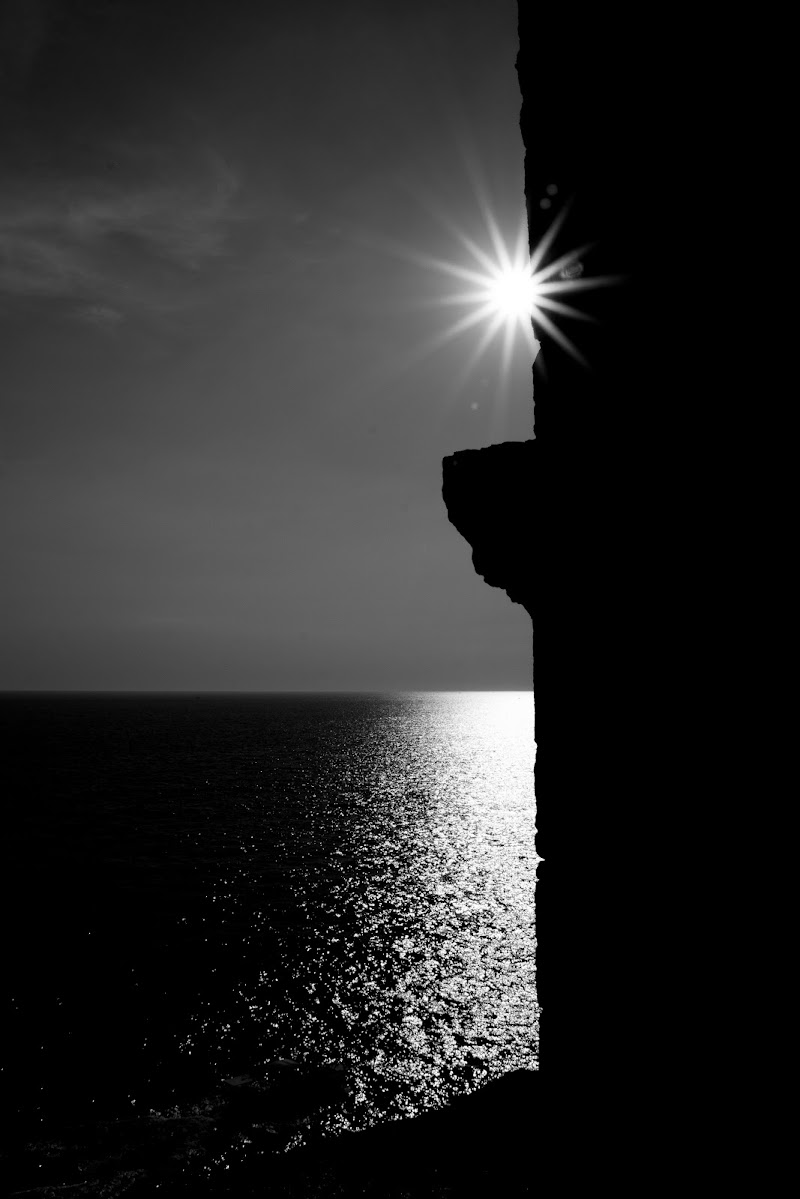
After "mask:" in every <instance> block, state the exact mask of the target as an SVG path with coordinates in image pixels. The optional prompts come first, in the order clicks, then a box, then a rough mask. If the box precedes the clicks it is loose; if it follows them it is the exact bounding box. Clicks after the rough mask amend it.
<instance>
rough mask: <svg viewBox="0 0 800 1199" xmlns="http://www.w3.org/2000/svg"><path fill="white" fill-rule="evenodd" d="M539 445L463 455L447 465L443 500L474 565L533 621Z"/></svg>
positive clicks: (509, 444)
mask: <svg viewBox="0 0 800 1199" xmlns="http://www.w3.org/2000/svg"><path fill="white" fill-rule="evenodd" d="M536 452H537V446H536V442H535V441H520V442H515V441H507V442H503V443H502V444H501V445H492V446H488V447H487V448H485V449H482V450H460V451H459V452H458V453H456V454H452V455H451V456H450V457H449V458H445V460H444V464H443V467H444V477H443V486H442V497H443V499H444V502H445V506H446V508H447V514H448V516H449V518H450V520H451V522H452V523H453V524H454V525H455V527H456V528H457V529H458V531H459V533H460V534H461V536H462V537H464V538H465V539H466V540H467V541H468V542H469V544H470V545H471V546H472V563H473V566H474V567H475V570H476V571H477V573H478V574H479V575H481V577H482V578H483V580H484V582H486V583H488V584H489V586H490V587H501V588H502V589H503V590H504V591H505V592H506V594H507V595H508V598H509V599H510V600H512V601H513V602H514V603H515V604H522V606H523V608H525V610H526V611H527V612H528V614H529V615H530V616H531V617H533V601H534V557H535V554H534V545H535V538H536V532H535V514H534V510H533V474H534V469H535V460H536Z"/></svg>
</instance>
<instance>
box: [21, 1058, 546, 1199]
mask: <svg viewBox="0 0 800 1199" xmlns="http://www.w3.org/2000/svg"><path fill="white" fill-rule="evenodd" d="M344 1085H346V1084H345V1078H344V1076H343V1074H342V1072H341V1071H338V1070H319V1071H312V1072H303V1071H299V1070H294V1069H287V1070H285V1071H280V1072H278V1073H277V1074H276V1076H275V1077H274V1078H273V1079H272V1080H271V1081H270V1082H269V1084H265V1082H264V1080H263V1079H258V1078H254V1077H252V1076H250V1075H244V1076H239V1077H237V1078H235V1079H230V1080H228V1081H227V1082H226V1083H224V1084H223V1085H222V1088H221V1090H219V1091H218V1092H216V1093H215V1094H213V1095H209V1096H207V1097H206V1098H205V1099H203V1100H202V1101H200V1102H199V1103H197V1104H194V1105H192V1106H191V1107H190V1108H188V1109H185V1110H183V1111H177V1110H176V1111H175V1112H174V1113H173V1114H170V1113H166V1114H163V1115H160V1116H157V1117H156V1116H153V1115H151V1116H142V1117H137V1118H132V1119H122V1120H116V1121H98V1122H96V1123H89V1124H84V1125H80V1126H70V1125H68V1124H65V1125H64V1126H63V1127H61V1128H59V1129H56V1128H50V1129H48V1130H46V1131H45V1130H43V1131H42V1133H41V1134H39V1136H38V1137H36V1138H35V1139H34V1137H31V1138H30V1139H27V1138H26V1143H25V1144H24V1145H23V1146H20V1148H19V1149H18V1150H17V1151H16V1152H12V1153H10V1154H9V1153H5V1154H3V1160H2V1170H3V1177H4V1181H5V1182H6V1185H7V1189H6V1190H5V1191H4V1192H3V1193H4V1194H8V1195H10V1196H17V1197H21V1196H23V1195H25V1196H36V1197H38V1199H55V1197H56V1196H61V1195H64V1194H68V1195H70V1196H74V1197H76V1199H121V1197H122V1196H123V1195H124V1196H127V1199H144V1197H145V1196H150V1195H154V1194H157V1195H159V1196H161V1197H162V1199H178V1197H179V1196H180V1197H181V1199H184V1197H187V1196H196V1197H197V1199H202V1197H203V1196H206V1197H207V1199H216V1197H217V1196H223V1195H224V1196H237V1197H239V1199H256V1196H259V1197H262V1196H269V1195H274V1196H276V1197H285V1199H301V1197H303V1196H309V1197H311V1199H313V1197H316V1199H334V1196H348V1195H365V1196H366V1195H369V1196H374V1197H375V1199H377V1197H379V1196H387V1199H388V1197H389V1196H394V1197H396V1199H400V1197H401V1196H404V1197H405V1199H423V1196H428V1197H431V1199H432V1197H433V1196H439V1197H440V1199H445V1197H451V1199H458V1197H459V1196H461V1197H466V1196H476V1197H477V1196H481V1197H486V1196H493V1195H497V1196H507V1197H508V1199H514V1196H517V1195H520V1196H522V1195H527V1194H529V1193H531V1192H530V1191H529V1177H530V1173H531V1166H530V1163H531V1157H532V1154H533V1153H534V1151H535V1149H536V1147H537V1144H540V1143H541V1141H542V1135H543V1134H542V1120H541V1113H540V1111H539V1103H538V1097H539V1094H540V1091H539V1086H540V1079H539V1076H538V1074H536V1073H535V1072H534V1071H530V1070H517V1071H514V1072H512V1073H510V1074H507V1075H505V1076H504V1077H503V1078H499V1079H495V1080H494V1081H493V1082H490V1083H488V1084H487V1085H486V1086H484V1087H482V1088H481V1089H480V1090H478V1091H476V1092H474V1093H473V1094H471V1095H467V1096H463V1097H461V1098H459V1099H456V1100H455V1101H454V1102H453V1103H451V1104H450V1105H449V1106H448V1107H446V1108H442V1109H440V1110H438V1111H433V1112H427V1113H425V1114H424V1115H421V1116H418V1117H416V1118H415V1119H411V1120H398V1121H394V1122H391V1123H389V1124H382V1125H379V1126H378V1127H376V1128H373V1129H369V1130H367V1131H366V1132H359V1133H350V1134H345V1135H343V1136H340V1137H337V1138H334V1139H328V1140H326V1139H324V1138H323V1137H322V1136H321V1135H320V1134H316V1135H314V1134H312V1133H311V1131H310V1130H309V1129H308V1127H307V1121H306V1119H305V1116H306V1115H307V1114H308V1113H310V1112H311V1111H313V1110H316V1109H319V1108H320V1107H327V1106H329V1105H330V1106H334V1107H335V1106H336V1101H337V1098H338V1097H339V1095H340V1094H341V1090H342V1087H343V1086H344ZM300 1142H302V1143H300Z"/></svg>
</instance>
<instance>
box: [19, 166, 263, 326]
mask: <svg viewBox="0 0 800 1199" xmlns="http://www.w3.org/2000/svg"><path fill="white" fill-rule="evenodd" d="M54 191H55V189H54V188H53V187H52V185H50V184H49V183H48V182H47V181H44V180H42V181H29V182H27V183H26V182H25V181H18V182H17V186H16V188H15V189H14V190H13V192H12V194H11V195H10V197H9V198H7V199H6V200H5V201H0V294H5V295H6V297H13V296H20V297H28V298H30V297H52V298H56V299H67V300H68V299H75V300H77V301H79V302H80V303H81V304H82V305H83V306H84V311H89V312H95V313H97V312H103V311H106V312H108V311H112V310H113V311H114V312H118V311H119V309H120V307H123V308H124V307H125V306H126V305H133V306H134V307H136V306H140V305H144V306H146V307H151V306H155V307H156V308H157V307H158V306H159V305H161V304H164V305H165V306H167V307H172V306H174V303H175V302H176V298H177V297H176V294H175V292H176V291H179V290H180V284H181V276H182V275H185V274H186V273H187V272H189V273H193V274H196V273H197V272H200V271H202V269H203V268H204V267H206V266H208V265H209V264H210V263H212V262H213V261H215V260H217V259H219V258H220V257H221V256H223V255H224V253H225V250H226V245H227V242H228V238H229V235H230V232H231V229H232V227H233V225H234V224H235V223H236V222H237V221H239V220H240V219H241V215H242V214H241V213H240V212H239V211H238V210H237V209H236V206H235V199H236V196H237V193H238V191H239V180H238V178H237V176H236V174H235V173H234V172H233V170H232V169H231V168H230V167H229V166H228V164H227V163H226V162H224V161H223V160H222V159H221V158H219V157H218V156H217V155H207V156H206V158H205V161H204V162H203V164H202V167H201V169H200V170H197V171H196V172H195V173H194V174H193V175H192V176H190V177H186V176H184V177H183V178H181V179H180V180H178V181H171V180H167V181H165V180H164V179H163V178H158V179H150V180H145V181H136V182H131V181H127V182H125V181H121V182H116V181H113V180H112V181H110V180H108V179H99V178H94V179H76V180H73V181H71V182H69V183H67V184H64V183H62V184H61V186H60V188H59V189H58V191H55V194H54ZM170 281H171V282H172V284H173V287H172V288H171V287H170V285H169V284H170Z"/></svg>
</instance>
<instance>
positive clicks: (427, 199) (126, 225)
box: [0, 0, 532, 690]
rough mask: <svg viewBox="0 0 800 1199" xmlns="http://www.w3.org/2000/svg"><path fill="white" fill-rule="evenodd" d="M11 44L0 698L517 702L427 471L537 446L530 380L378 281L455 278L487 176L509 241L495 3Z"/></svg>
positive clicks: (120, 12)
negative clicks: (425, 693) (203, 693)
mask: <svg viewBox="0 0 800 1199" xmlns="http://www.w3.org/2000/svg"><path fill="white" fill-rule="evenodd" d="M2 14H3V16H2V25H1V26H0V46H2V51H0V68H1V69H2V73H3V74H2V88H3V91H2V111H3V116H2V130H1V132H0V139H1V140H0V152H1V153H2V170H1V171H0V363H1V364H2V365H1V366H0V372H1V373H0V391H1V393H2V408H1V411H0V421H1V423H0V436H1V438H2V476H1V477H2V483H1V484H0V486H1V489H2V524H3V531H2V543H3V558H4V567H3V575H4V580H5V581H4V584H3V589H2V590H3V615H2V621H1V622H0V636H1V637H2V646H1V648H0V655H1V656H2V671H1V672H0V687H4V688H12V689H15V688H44V689H49V688H68V689H73V688H74V689H83V688H89V689H106V688H108V689H128V688H131V689H139V688H144V689H162V688H165V689H191V690H194V689H211V690H214V689H240V688H241V689H251V688H252V689H264V690H269V689H279V690H281V689H294V688H299V689H309V690H317V689H323V690H339V689H342V690H347V689H352V688H356V689H362V688H363V689H405V688H412V689H425V688H433V689H446V688H465V689H472V688H475V689H480V688H485V687H487V688H504V687H510V688H527V687H529V686H530V679H531V658H530V622H529V619H528V617H527V616H526V614H525V613H524V611H523V610H522V608H520V607H519V606H517V605H512V604H511V603H510V602H509V600H508V599H507V598H506V597H505V595H504V594H503V593H502V592H500V591H498V590H495V589H491V588H488V587H486V585H485V584H483V583H482V582H481V581H480V579H479V578H478V577H477V576H476V575H475V573H474V571H473V569H472V565H471V561H470V550H469V547H468V545H467V543H466V542H465V541H463V540H462V539H461V538H460V537H459V535H458V534H457V533H456V532H455V530H454V529H453V527H452V526H451V525H450V524H449V522H448V520H447V515H446V511H445V508H444V505H443V503H442V500H441V458H442V456H443V455H445V454H448V453H452V452H453V451H454V450H457V449H463V448H468V447H475V446H480V445H486V444H489V443H491V442H494V441H500V440H506V439H519V438H525V437H529V436H531V427H532V403H531V374H530V365H531V358H530V351H529V350H528V349H527V348H525V347H524V344H523V343H522V342H521V341H520V342H518V343H517V348H516V350H515V352H514V355H513V358H512V362H511V369H510V372H509V373H508V375H507V376H505V377H504V376H503V373H502V371H501V365H500V364H501V353H500V348H499V346H497V345H495V344H493V345H492V347H491V348H490V350H489V351H488V352H487V353H486V355H485V356H484V357H483V358H482V359H481V361H480V362H479V363H478V364H477V365H476V366H475V367H474V368H473V369H472V370H470V371H466V367H467V365H468V362H469V357H470V351H471V349H472V348H473V347H474V345H475V343H476V341H477V339H478V337H479V334H480V330H477V331H476V330H472V331H470V332H467V333H464V334H462V335H461V336H459V337H456V338H453V339H452V340H450V341H449V342H447V343H446V344H444V345H443V346H441V347H440V348H438V349H436V350H434V351H433V352H430V353H428V354H422V353H420V351H421V350H422V349H423V347H424V344H425V343H426V341H427V340H429V339H430V338H431V337H433V336H435V335H436V334H437V333H439V332H441V331H442V330H443V329H444V328H445V327H446V325H447V324H448V323H449V322H451V321H452V319H453V310H452V309H441V308H436V307H434V306H431V303H430V301H432V300H435V299H436V298H437V297H439V296H442V295H444V294H446V293H449V292H452V290H453V285H452V280H450V281H448V280H447V279H446V278H445V277H444V276H443V275H441V274H438V273H437V272H435V271H430V270H426V269H425V268H424V267H423V266H422V265H420V264H419V263H416V262H412V261H408V260H406V259H404V258H402V257H400V256H399V255H397V254H395V253H393V252H391V251H390V249H389V246H390V243H400V244H402V245H404V246H408V247H410V248H412V249H414V250H416V251H417V252H418V253H420V254H430V255H436V256H440V257H443V258H447V259H449V260H451V261H463V262H464V264H465V265H473V264H471V263H470V262H469V261H468V259H467V258H466V257H465V251H464V249H463V247H462V246H461V245H460V244H459V242H458V241H457V239H456V238H455V237H454V235H453V233H452V232H451V231H450V230H449V229H448V228H447V225H446V222H445V221H443V220H442V219H441V214H444V215H445V217H446V218H448V219H450V220H452V221H454V222H456V224H457V225H459V226H460V227H461V228H462V229H463V230H464V231H465V232H467V233H469V234H470V235H471V236H473V237H474V238H475V239H476V240H478V241H480V242H481V244H484V245H487V248H488V239H487V234H486V230H485V227H484V224H483V217H482V212H481V205H480V202H479V198H478V192H477V191H476V186H475V174H474V172H475V171H476V170H477V171H478V174H479V175H481V176H482V177H483V179H484V181H485V185H486V188H487V189H488V193H489V195H490V198H491V203H492V208H493V211H494V212H495V213H496V215H497V219H498V221H499V224H500V226H501V229H502V230H503V233H504V235H506V236H508V237H509V238H510V237H511V236H512V234H513V233H514V232H515V230H516V225H517V223H518V221H519V219H520V216H521V214H524V196H523V153H524V151H523V145H522V141H521V136H520V132H519V126H518V113H519V105H520V96H519V90H518V84H517V77H516V72H515V68H514V62H515V56H516V53H517V30H516V21H517V13H516V4H515V2H514V0H480V2H478V0H474V2H473V0H425V2H424V3H416V2H414V0H396V2H395V0H391V2H386V0H381V2H367V0H354V2H351V0H344V2H343V0H336V3H331V2H330V0H326V2H324V3H318V4H310V3H304V4H297V3H296V2H295V0H291V2H287V3H283V2H278V3H266V2H260V3H249V4H248V3H238V2H237V0H219V2H215V3H211V2H208V0H207V2H201V0H191V2H189V0H185V2H184V0H152V2H150V0H119V2H117V0H109V2H107V3H100V0H85V2H82V3H66V2H65V0H42V2H40V3H37V2H35V0H34V2H31V3H24V2H23V0H15V2H12V3H8V2H7V3H5V5H4V6H3V7H2ZM437 213H438V214H439V215H437ZM426 302H427V304H426Z"/></svg>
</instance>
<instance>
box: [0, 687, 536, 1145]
mask: <svg viewBox="0 0 800 1199" xmlns="http://www.w3.org/2000/svg"><path fill="white" fill-rule="evenodd" d="M0 713H1V714H2V718H3V725H4V728H5V731H6V733H7V735H8V738H9V744H10V745H11V753H10V768H9V775H8V777H9V778H10V781H11V793H10V794H9V795H7V798H6V804H7V805H8V812H9V817H8V823H9V826H10V830H11V838H10V845H11V853H10V854H9V857H8V860H7V863H6V865H7V871H6V880H7V887H8V892H9V893H8V895H7V897H6V902H7V904H10V905H11V910H13V911H14V912H16V913H17V916H16V919H15V921H14V924H13V928H12V934H11V940H10V945H9V949H8V958H9V964H10V973H9V978H10V980H11V986H10V987H9V995H8V999H7V1003H6V1010H5V1012H4V1016H5V1020H6V1031H7V1032H8V1033H10V1036H9V1038H8V1041H7V1046H8V1047H7V1051H6V1060H5V1062H4V1072H3V1077H4V1079H5V1080H6V1094H7V1096H8V1101H9V1103H10V1105H11V1110H10V1112H9V1113H8V1115H10V1116H11V1117H12V1118H15V1119H17V1120H20V1121H23V1122H27V1124H28V1125H30V1124H31V1123H32V1124H34V1125H35V1124H36V1123H37V1122H39V1123H40V1124H42V1125H43V1127H50V1126H51V1125H52V1124H54V1123H55V1124H57V1123H58V1121H59V1120H63V1118H64V1115H65V1112H66V1111H68V1112H69V1114H70V1116H71V1117H72V1118H78V1117H81V1118H83V1117H85V1116H86V1115H87V1114H88V1115H90V1116H92V1117H95V1118H99V1117H100V1116H101V1115H102V1116H103V1117H108V1118H109V1119H116V1120H119V1119H120V1118H121V1117H123V1116H124V1115H125V1114H127V1115H130V1114H131V1113H141V1112H148V1113H150V1114H151V1115H155V1114H156V1113H157V1114H158V1116H159V1117H161V1118H165V1117H168V1116H170V1115H171V1116H173V1117H176V1118H177V1117H179V1116H180V1115H181V1114H185V1113H186V1111H188V1110H191V1111H193V1112H194V1113H195V1115H197V1114H198V1113H199V1112H202V1110H203V1108H202V1102H203V1096H204V1095H207V1094H209V1093H210V1092H211V1090H213V1087H214V1086H218V1085H219V1084H220V1082H221V1080H222V1079H224V1078H226V1077H230V1076H234V1075H236V1076H241V1075H249V1076H251V1077H254V1078H258V1077H260V1078H261V1079H262V1081H263V1080H264V1079H268V1078H269V1072H270V1070H272V1071H273V1074H274V1072H275V1071H276V1070H280V1069H289V1068H290V1067H289V1066H288V1065H286V1064H285V1063H287V1062H289V1061H291V1062H294V1063H297V1064H299V1065H300V1066H302V1067H303V1068H305V1069H309V1068H312V1067H331V1066H336V1067H340V1068H342V1069H341V1070H340V1073H339V1074H338V1075H337V1076H336V1077H337V1078H340V1079H341V1086H337V1087H335V1088H334V1089H333V1091H332V1092H331V1096H330V1101H329V1102H327V1103H326V1104H323V1105H322V1106H321V1107H319V1108H318V1109H317V1110H316V1111H314V1112H312V1113H311V1115H310V1116H309V1117H306V1119H307V1120H308V1123H305V1124H299V1125H298V1126H297V1127H296V1129H295V1131H294V1132H293V1134H292V1136H293V1140H294V1142H295V1143H296V1142H299V1141H301V1140H302V1139H303V1138H304V1137H307V1136H308V1135H309V1133H310V1130H311V1131H313V1130H316V1131H317V1132H323V1133H324V1132H331V1131H336V1130H340V1129H347V1128H363V1127H365V1126H368V1125H370V1124H373V1123H376V1122H378V1121H383V1120H386V1119H394V1118H397V1117H402V1116H406V1115H411V1114H414V1113H416V1112H418V1111H420V1110H423V1109H426V1108H431V1107H437V1106H440V1105H442V1104H444V1103H446V1102H448V1100H449V1099H451V1098H452V1097H454V1096H455V1095H457V1094H463V1093H465V1092H467V1091H469V1090H472V1089H474V1088H475V1087H477V1086H478V1085H480V1084H481V1083H482V1082H484V1081H486V1080H488V1079H489V1078H492V1077H495V1076H497V1075H499V1074H502V1073H504V1072H506V1071H508V1070H511V1069H515V1068H518V1067H521V1066H522V1067H528V1068H535V1067H536V1061H537V1027H538V1009H537V1004H536V996H535V963H534V950H535V931H534V903H533V900H534V882H535V873H536V864H537V857H536V853H535V847H534V833H535V811H534V804H533V762H534V743H533V697H532V695H531V694H530V693H507V692H502V693H443V694H439V693H415V694H406V695H393V696H296V695H294V696H286V695H284V696H275V695H267V696H255V695H240V696H222V695H217V696H200V697H193V696H185V695H183V696H133V695H128V696H114V697H108V696H104V697H100V696H27V697H4V698H3V699H2V703H0ZM7 910H8V908H7ZM279 1059H283V1064H282V1063H281V1061H280V1060H279ZM330 1077H333V1076H332V1075H329V1076H328V1078H330ZM198 1104H200V1106H198ZM187 1105H188V1106H187Z"/></svg>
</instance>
